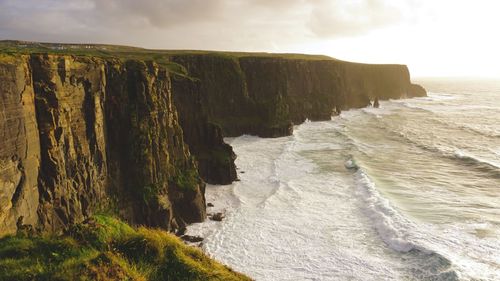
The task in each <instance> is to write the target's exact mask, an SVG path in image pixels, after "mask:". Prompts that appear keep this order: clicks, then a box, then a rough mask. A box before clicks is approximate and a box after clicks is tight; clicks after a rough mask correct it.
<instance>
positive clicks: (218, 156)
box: [197, 147, 233, 165]
mask: <svg viewBox="0 0 500 281" xmlns="http://www.w3.org/2000/svg"><path fill="white" fill-rule="evenodd" d="M197 158H198V160H211V161H213V162H216V163H218V164H219V165H229V164H231V162H232V161H233V154H232V153H231V151H230V150H228V149H224V148H222V147H217V148H214V149H206V150H202V151H201V152H200V153H198V155H197Z"/></svg>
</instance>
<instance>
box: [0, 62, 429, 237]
mask: <svg viewBox="0 0 500 281" xmlns="http://www.w3.org/2000/svg"><path fill="white" fill-rule="evenodd" d="M142 56H143V57H141V58H140V59H138V58H137V57H136V58H130V57H127V59H122V60H120V59H117V58H113V57H111V56H104V55H102V56H98V55H94V56H71V55H62V54H59V55H57V54H52V55H41V54H33V53H28V54H24V55H23V54H15V55H1V56H0V118H1V120H2V122H0V134H1V135H0V235H1V234H3V233H9V232H14V231H15V230H16V222H19V223H22V224H30V225H33V226H35V227H39V228H41V229H44V230H47V231H58V230H61V229H63V228H65V227H67V226H68V225H71V224H73V223H76V222H80V221H82V220H84V219H85V218H87V217H89V216H90V215H92V214H93V213H95V212H97V211H100V210H103V209H110V208H112V209H115V211H117V212H119V213H120V215H121V217H122V218H125V219H126V220H127V221H129V222H131V223H133V224H142V225H148V226H154V227H162V228H164V229H167V230H171V231H175V230H179V229H182V228H183V227H184V225H185V224H187V223H192V222H197V221H202V220H203V219H204V218H205V217H206V213H205V199H204V187H205V184H204V181H206V182H208V183H213V184H229V183H231V182H232V181H234V180H236V179H237V173H236V166H235V164H234V160H235V158H236V155H235V154H234V152H233V150H232V148H231V146H230V145H228V144H226V143H224V140H223V137H231V136H239V135H242V134H253V135H258V136H261V137H279V136H285V135H290V134H291V133H292V130H293V125H296V124H300V123H302V122H304V121H305V120H306V119H309V120H330V118H331V116H332V115H335V114H338V113H339V112H340V111H341V110H346V109H349V108H357V107H364V106H367V105H369V104H370V102H371V101H373V100H375V99H380V100H384V99H397V98H403V97H413V96H423V95H424V96H425V89H423V88H422V87H420V86H418V85H413V84H411V82H410V75H409V72H408V69H407V68H406V66H403V65H366V64H355V63H348V62H342V61H338V60H333V59H325V58H314V59H312V58H310V59H305V58H303V57H302V58H298V57H287V56H266V55H260V56H257V55H250V54H246V55H241V54H240V55H230V54H222V53H204V54H194V53H192V54H188V53H178V54H158V56H160V57H159V58H156V57H155V58H154V59H153V58H149V59H144V56H145V55H144V54H142ZM153 60H156V61H157V62H153ZM172 66H174V69H172ZM167 68H170V69H172V70H173V71H175V73H176V74H175V75H174V74H172V73H171V72H169V71H168V69H167ZM184 68H185V73H182V72H183V71H180V70H183V69H184ZM179 69H180V70H179ZM202 179H203V180H204V181H203V180H202ZM20 217H22V220H20Z"/></svg>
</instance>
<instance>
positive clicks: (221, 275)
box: [0, 216, 250, 281]
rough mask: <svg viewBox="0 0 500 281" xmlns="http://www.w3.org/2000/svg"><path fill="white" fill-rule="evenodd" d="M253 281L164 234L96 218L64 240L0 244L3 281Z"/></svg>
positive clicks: (2, 241) (51, 237)
mask: <svg viewBox="0 0 500 281" xmlns="http://www.w3.org/2000/svg"><path fill="white" fill-rule="evenodd" d="M7 280H8V281H10V280H18V281H23V280H61V281H66V280H102V281H108V280H109V281H113V280H162V281H163V280H250V279H249V278H248V277H246V276H244V275H242V274H240V273H237V272H234V271H233V270H231V269H230V268H228V267H227V266H224V265H222V264H220V263H218V262H216V261H214V260H212V259H210V258H209V257H207V256H206V255H205V254H204V253H203V252H202V251H201V250H199V249H197V248H193V247H190V246H187V245H185V244H184V243H183V242H182V241H181V240H180V239H179V238H177V237H175V236H174V235H172V234H169V233H167V232H165V231H162V230H155V229H148V228H144V227H140V228H133V227H131V226H129V225H127V224H125V223H123V222H121V221H120V220H118V219H115V218H112V217H108V216H94V217H92V218H90V219H88V220H87V221H86V222H84V223H81V224H78V225H75V226H73V227H71V228H70V230H69V231H67V232H66V233H65V234H63V235H59V236H54V235H45V236H35V237H26V236H23V235H16V236H7V237H4V238H1V239H0V281H7Z"/></svg>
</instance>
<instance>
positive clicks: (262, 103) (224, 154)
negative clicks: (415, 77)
mask: <svg viewBox="0 0 500 281" xmlns="http://www.w3.org/2000/svg"><path fill="white" fill-rule="evenodd" d="M170 59H171V61H173V62H176V63H178V64H180V65H182V66H184V67H185V68H186V73H187V74H188V75H189V76H190V77H187V78H186V77H180V76H178V77H174V79H173V83H172V88H173V94H174V97H175V101H176V104H177V107H178V108H179V110H180V117H181V124H182V127H183V128H184V136H185V139H186V142H187V143H188V144H189V145H190V148H191V149H192V152H193V154H194V155H195V156H196V157H197V159H198V161H199V163H200V168H201V167H202V169H200V173H201V175H202V176H203V178H204V179H205V180H206V181H208V182H209V183H222V184H227V183H230V182H231V181H233V180H235V179H236V171H235V166H234V164H233V163H234V153H233V152H232V149H231V148H230V147H228V146H227V145H226V144H224V142H223V140H222V135H223V136H226V137H234V136H239V135H242V134H251V135H258V136H261V137H280V136H286V135H290V134H291V133H292V130H293V125H298V124H300V123H302V122H304V121H305V120H306V119H309V120H313V121H318V120H330V119H331V117H332V115H335V114H338V113H340V111H341V110H346V109H350V108H359V107H365V106H368V105H370V102H371V101H374V100H375V99H380V100H387V99H399V98H407V97H415V96H422V95H424V96H425V90H424V89H423V88H422V87H421V86H418V85H413V84H411V81H410V74H409V71H408V68H407V67H406V66H404V65H369V64H358V63H350V62H344V61H339V60H335V59H331V58H327V59H325V58H323V57H286V56H285V57H281V56H276V57H272V56H262V55H261V56H255V55H252V54H220V53H203V54H198V53H184V54H176V55H172V56H171V57H170ZM193 130H194V131H193ZM221 132H222V133H221ZM214 137H215V138H214Z"/></svg>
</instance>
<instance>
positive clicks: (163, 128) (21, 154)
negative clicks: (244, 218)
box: [0, 54, 205, 233]
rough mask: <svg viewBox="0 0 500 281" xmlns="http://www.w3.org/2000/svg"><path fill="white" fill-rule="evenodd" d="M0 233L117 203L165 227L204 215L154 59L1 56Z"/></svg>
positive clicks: (75, 217) (51, 226) (54, 223)
mask: <svg viewBox="0 0 500 281" xmlns="http://www.w3.org/2000/svg"><path fill="white" fill-rule="evenodd" d="M0 74H1V75H0V89H1V91H2V92H1V99H0V112H1V114H2V122H1V123H0V132H1V134H2V136H1V138H0V147H1V151H0V159H1V161H0V187H1V189H0V203H1V204H0V208H1V209H0V232H2V233H8V232H14V231H15V230H16V222H17V220H18V219H19V218H20V217H23V221H22V223H23V224H29V225H33V226H35V227H39V228H41V229H43V230H47V231H57V230H60V229H63V228H65V227H66V226H68V225H71V224H73V223H76V222H80V221H82V220H83V219H84V218H86V217H88V216H90V215H92V213H94V212H95V211H97V210H101V209H103V208H109V207H113V208H115V209H116V210H118V211H119V213H120V215H121V216H122V217H123V218H125V219H127V221H129V222H131V223H133V224H143V225H149V226H158V227H162V228H165V229H168V230H172V231H174V230H176V229H179V228H182V227H183V225H185V224H186V223H192V222H196V221H202V220H203V219H204V218H205V200H204V183H203V181H202V180H201V179H200V178H199V176H198V172H197V166H196V162H195V160H194V159H193V157H191V155H190V153H189V150H188V148H187V146H186V145H185V144H184V141H183V134H182V129H181V127H180V126H179V123H178V118H177V111H176V110H175V106H174V105H173V102H172V97H171V88H170V87H171V84H170V78H169V74H168V72H167V71H166V69H165V68H163V67H161V66H159V65H158V64H156V63H153V62H148V63H145V62H142V61H133V60H129V61H127V62H121V61H119V60H113V59H102V58H98V57H76V56H67V55H38V54H32V55H29V56H27V55H19V56H17V55H16V56H2V58H1V60H0Z"/></svg>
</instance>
